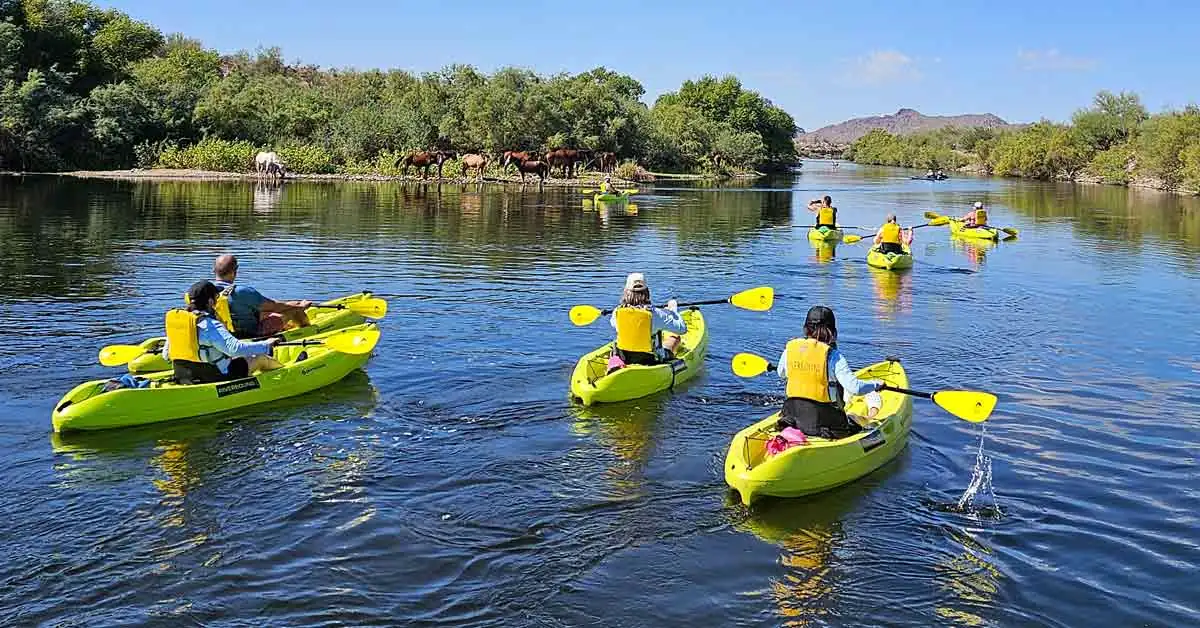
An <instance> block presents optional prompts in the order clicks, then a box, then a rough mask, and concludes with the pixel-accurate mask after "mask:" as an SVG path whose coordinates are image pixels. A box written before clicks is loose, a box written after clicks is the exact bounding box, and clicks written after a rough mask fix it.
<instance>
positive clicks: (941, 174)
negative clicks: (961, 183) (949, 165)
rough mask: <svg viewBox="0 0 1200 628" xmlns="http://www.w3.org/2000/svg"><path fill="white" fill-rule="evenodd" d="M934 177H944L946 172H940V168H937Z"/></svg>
mask: <svg viewBox="0 0 1200 628" xmlns="http://www.w3.org/2000/svg"><path fill="white" fill-rule="evenodd" d="M934 177H935V178H938V179H945V178H946V173H944V172H942V170H941V168H939V169H938V171H937V174H935V175H934Z"/></svg>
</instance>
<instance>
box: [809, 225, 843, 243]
mask: <svg viewBox="0 0 1200 628" xmlns="http://www.w3.org/2000/svg"><path fill="white" fill-rule="evenodd" d="M808 239H809V240H811V241H813V242H837V241H839V240H841V239H842V230H841V229H830V228H829V227H821V228H817V227H809V229H808Z"/></svg>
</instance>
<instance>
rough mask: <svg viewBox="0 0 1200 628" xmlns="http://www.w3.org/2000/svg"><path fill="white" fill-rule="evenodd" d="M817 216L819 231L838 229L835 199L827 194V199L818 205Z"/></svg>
mask: <svg viewBox="0 0 1200 628" xmlns="http://www.w3.org/2000/svg"><path fill="white" fill-rule="evenodd" d="M809 208H810V209H811V208H812V205H811V204H810V205H809ZM816 214H817V224H816V228H817V229H820V228H821V227H828V228H830V229H836V228H837V208H836V207H834V206H833V199H832V198H830V197H829V195H828V194H826V195H825V198H823V199H821V203H820V204H819V205H817V208H816Z"/></svg>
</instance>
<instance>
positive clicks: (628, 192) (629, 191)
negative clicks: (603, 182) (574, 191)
mask: <svg viewBox="0 0 1200 628" xmlns="http://www.w3.org/2000/svg"><path fill="white" fill-rule="evenodd" d="M579 191H580V192H581V193H583V194H594V193H596V192H599V190H589V189H587V188H584V189H582V190H579ZM615 191H616V192H619V193H621V194H624V195H625V196H629V195H630V194H637V193H638V189H637V188H630V189H628V190H615ZM608 193H609V194H611V193H612V192H608Z"/></svg>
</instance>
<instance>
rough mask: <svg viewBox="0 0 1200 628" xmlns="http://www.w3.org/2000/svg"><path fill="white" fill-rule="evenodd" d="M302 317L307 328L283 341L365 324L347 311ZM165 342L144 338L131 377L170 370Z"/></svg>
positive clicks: (312, 311) (354, 297) (317, 310)
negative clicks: (164, 347) (141, 350)
mask: <svg viewBox="0 0 1200 628" xmlns="http://www.w3.org/2000/svg"><path fill="white" fill-rule="evenodd" d="M370 297H371V293H370V292H359V293H357V294H351V295H348V296H344V297H342V298H340V299H334V300H332V301H326V302H325V303H322V304H321V305H327V306H339V305H345V304H347V303H350V302H352V301H361V300H363V299H367V298H370ZM306 313H307V314H308V322H309V323H310V324H309V325H308V326H305V327H297V328H295V329H289V330H287V331H285V332H283V339H284V340H303V339H304V338H308V337H310V336H316V335H318V334H324V333H328V332H331V331H335V330H338V329H343V328H346V327H351V326H353V325H361V324H363V323H364V322H366V320H367V319H365V318H363V317H362V316H361V315H359V314H356V313H354V312H351V311H350V310H346V309H334V308H332V307H310V308H308V310H306ZM166 340H167V339H166V338H165V337H163V336H159V337H157V338H147V339H146V340H143V341H142V342H141V343H139V345H140V346H141V347H143V348H144V349H145V350H146V352H145V353H144V354H142V355H140V356H138V357H136V358H134V359H132V360H130V361H129V372H130V373H135V374H144V373H157V372H158V371H165V370H167V369H169V368H171V365H170V364H169V363H168V362H167V361H166V360H164V359H163V358H162V355H161V352H162V346H163V343H164V342H166Z"/></svg>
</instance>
